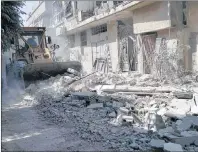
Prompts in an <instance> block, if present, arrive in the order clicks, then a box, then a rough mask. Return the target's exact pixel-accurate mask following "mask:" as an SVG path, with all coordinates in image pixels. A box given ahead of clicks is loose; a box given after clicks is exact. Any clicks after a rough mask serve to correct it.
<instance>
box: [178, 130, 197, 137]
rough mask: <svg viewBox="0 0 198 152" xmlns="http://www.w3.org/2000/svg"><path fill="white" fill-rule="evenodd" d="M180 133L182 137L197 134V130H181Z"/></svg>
mask: <svg viewBox="0 0 198 152" xmlns="http://www.w3.org/2000/svg"><path fill="white" fill-rule="evenodd" d="M181 135H182V136H184V137H192V136H198V132H197V131H183V132H181Z"/></svg>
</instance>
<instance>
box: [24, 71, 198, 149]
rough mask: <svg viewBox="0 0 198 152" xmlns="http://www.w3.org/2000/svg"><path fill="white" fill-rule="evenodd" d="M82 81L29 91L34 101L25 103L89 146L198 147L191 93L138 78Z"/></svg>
mask: <svg viewBox="0 0 198 152" xmlns="http://www.w3.org/2000/svg"><path fill="white" fill-rule="evenodd" d="M76 79H78V77H75V76H74V75H69V76H59V77H53V78H50V79H48V80H44V81H41V82H37V83H35V84H34V85H30V86H29V87H28V88H27V89H26V92H27V93H29V94H30V96H31V97H26V99H25V100H27V101H29V100H33V101H34V102H36V103H37V105H36V109H37V111H38V113H39V114H41V115H42V116H43V117H44V118H46V119H49V120H51V121H53V122H56V124H57V125H64V124H67V123H73V124H74V126H75V127H76V128H77V130H78V132H77V133H76V134H78V135H79V136H80V137H81V138H82V139H83V140H87V141H90V142H92V143H93V142H102V143H104V144H103V147H105V148H106V149H108V150H124V151H125V150H126V151H133V150H144V151H148V150H150V148H163V149H164V150H165V151H183V148H184V146H188V147H190V146H191V144H194V145H195V146H197V143H198V141H197V139H195V138H196V136H197V133H198V117H196V116H192V115H191V114H195V113H196V111H195V110H196V109H195V110H194V111H193V107H194V106H195V107H196V106H197V105H196V104H194V105H192V104H191V103H192V100H196V101H197V96H195V95H194V97H193V99H191V96H192V94H191V93H190V92H188V91H184V92H182V91H181V90H182V89H177V88H174V87H172V86H169V82H167V84H166V85H167V86H165V87H164V86H159V85H163V84H162V83H161V82H160V81H158V80H157V79H155V78H154V77H153V76H151V75H140V74H134V73H129V74H125V75H124V74H113V73H110V74H99V73H95V74H93V75H91V76H89V78H84V79H83V80H80V81H75V80H76ZM72 81H75V82H74V83H72V84H71V85H69V84H70V82H72ZM118 84H119V85H118ZM120 84H122V85H120ZM130 84H131V85H133V86H130ZM138 85H139V86H138ZM180 88H182V87H180ZM77 91H79V92H77ZM122 91H124V93H123V92H122ZM98 93H99V94H98ZM137 93H141V94H144V95H143V96H140V94H137ZM151 93H152V95H150V94H151ZM156 93H158V94H156ZM189 99H191V100H189ZM125 124H127V125H125ZM151 132H152V133H151ZM195 135H196V136H195ZM164 137H165V139H166V140H165V139H164V140H165V141H166V142H172V143H165V141H164V140H162V138H164ZM182 146H183V148H182Z"/></svg>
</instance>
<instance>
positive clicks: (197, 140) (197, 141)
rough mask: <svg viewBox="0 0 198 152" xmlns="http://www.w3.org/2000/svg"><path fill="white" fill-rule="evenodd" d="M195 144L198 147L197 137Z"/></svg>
mask: <svg viewBox="0 0 198 152" xmlns="http://www.w3.org/2000/svg"><path fill="white" fill-rule="evenodd" d="M194 144H195V145H196V146H198V137H197V139H196V140H195V142H194Z"/></svg>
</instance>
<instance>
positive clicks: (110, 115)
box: [109, 111, 117, 118]
mask: <svg viewBox="0 0 198 152" xmlns="http://www.w3.org/2000/svg"><path fill="white" fill-rule="evenodd" d="M116 116H117V114H116V113H115V112H114V111H113V112H111V113H110V114H109V117H113V118H115V117H116Z"/></svg>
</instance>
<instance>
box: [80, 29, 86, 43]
mask: <svg viewBox="0 0 198 152" xmlns="http://www.w3.org/2000/svg"><path fill="white" fill-rule="evenodd" d="M80 41H81V46H86V45H87V32H86V31H84V32H81V33H80Z"/></svg>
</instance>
